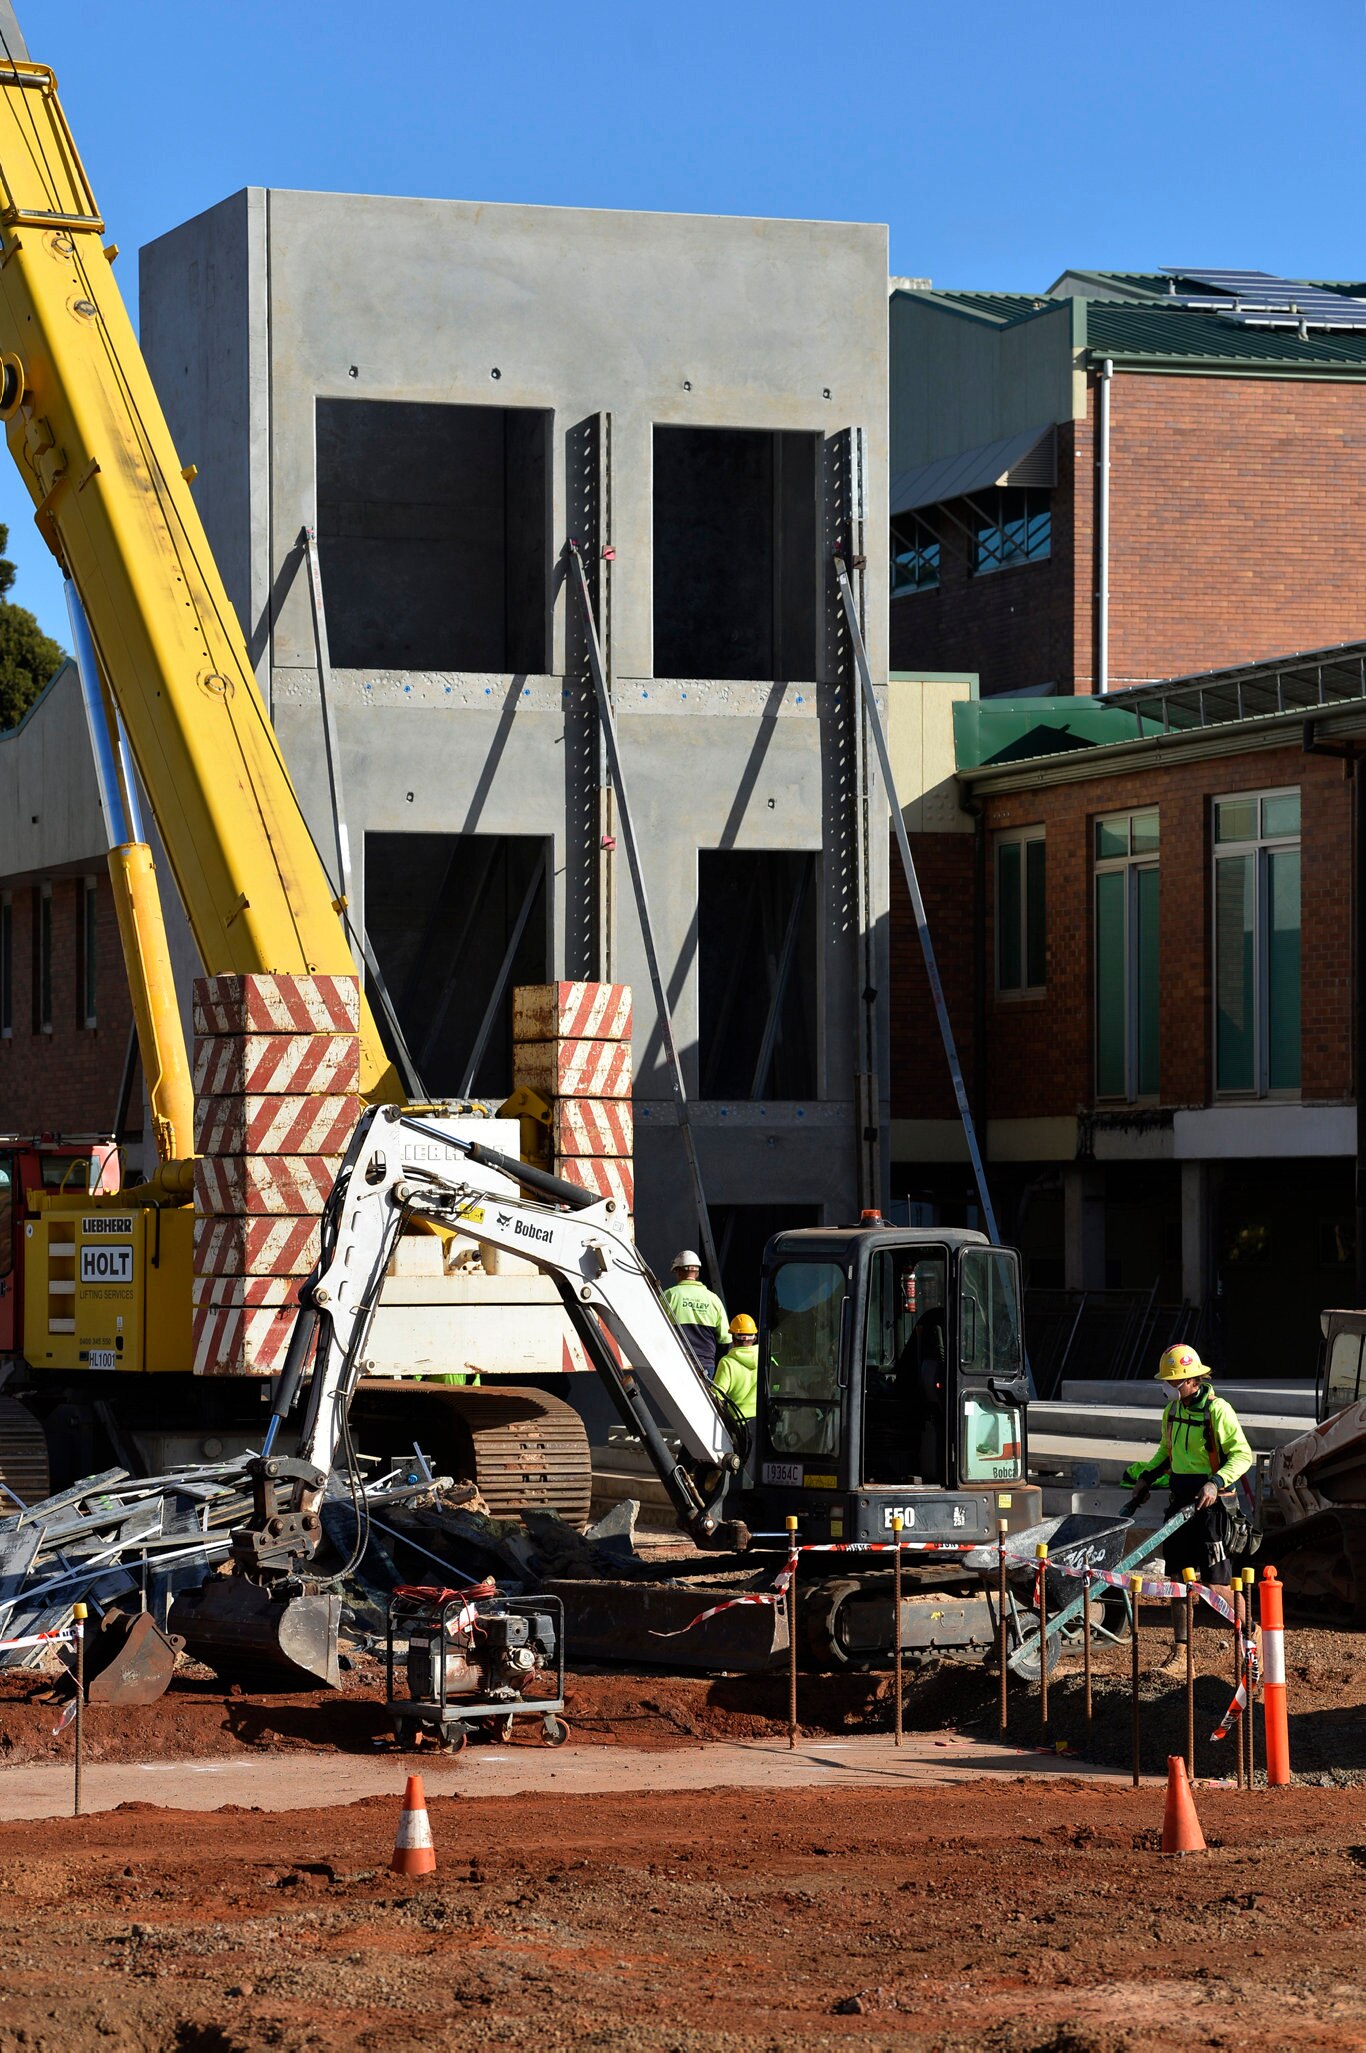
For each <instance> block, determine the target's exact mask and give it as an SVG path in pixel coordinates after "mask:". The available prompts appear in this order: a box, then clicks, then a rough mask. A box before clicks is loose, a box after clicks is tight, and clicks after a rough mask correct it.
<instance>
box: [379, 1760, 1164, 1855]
mask: <svg viewBox="0 0 1366 2053" xmlns="http://www.w3.org/2000/svg"><path fill="white" fill-rule="evenodd" d="M1202 1843H1203V1842H1202ZM389 1866H390V1867H391V1868H392V1869H393V1872H394V1873H395V1874H396V1875H430V1874H434V1873H435V1871H436V1850H435V1848H434V1847H433V1845H432V1827H431V1820H430V1819H429V1818H428V1816H427V1799H426V1797H425V1796H424V1794H423V1791H422V1777H421V1776H420V1775H410V1776H409V1777H408V1787H407V1788H406V1789H405V1790H404V1792H403V1809H402V1810H401V1811H400V1812H399V1814H398V1831H397V1832H396V1833H395V1834H394V1857H393V1859H392V1860H391V1861H390V1863H389Z"/></svg>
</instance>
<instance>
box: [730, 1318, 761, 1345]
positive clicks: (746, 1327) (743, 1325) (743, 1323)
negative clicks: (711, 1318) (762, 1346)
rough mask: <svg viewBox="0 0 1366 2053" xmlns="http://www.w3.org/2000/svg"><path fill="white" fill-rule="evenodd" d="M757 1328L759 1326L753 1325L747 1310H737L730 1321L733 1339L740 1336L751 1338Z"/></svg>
mask: <svg viewBox="0 0 1366 2053" xmlns="http://www.w3.org/2000/svg"><path fill="white" fill-rule="evenodd" d="M758 1330H759V1328H758V1327H757V1326H756V1325H755V1323H754V1321H753V1319H751V1317H750V1315H749V1313H748V1312H737V1313H736V1314H735V1317H734V1318H733V1319H732V1320H731V1322H730V1331H731V1338H732V1339H733V1340H734V1339H739V1338H741V1337H743V1338H744V1339H746V1340H752V1339H753V1338H754V1336H755V1334H756V1333H757V1332H758Z"/></svg>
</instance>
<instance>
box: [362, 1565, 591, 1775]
mask: <svg viewBox="0 0 1366 2053" xmlns="http://www.w3.org/2000/svg"><path fill="white" fill-rule="evenodd" d="M400 1641H401V1642H403V1643H405V1657H404V1680H405V1682H406V1684H407V1690H408V1694H407V1695H406V1696H399V1695H397V1694H396V1692H395V1669H396V1666H397V1654H396V1649H397V1645H398V1643H399V1642H400ZM552 1676H553V1678H554V1681H553V1688H552V1690H551V1693H550V1694H549V1695H546V1696H535V1697H528V1696H527V1694H526V1692H527V1690H528V1689H529V1688H531V1687H532V1685H533V1684H537V1683H541V1682H542V1681H543V1679H545V1678H549V1677H552ZM385 1695H386V1700H387V1703H388V1710H389V1717H390V1719H391V1721H392V1723H393V1727H394V1734H395V1737H396V1738H397V1740H398V1743H399V1745H400V1746H404V1747H412V1746H417V1745H420V1744H421V1742H422V1740H423V1739H424V1738H427V1737H430V1738H431V1739H432V1740H433V1741H434V1742H436V1743H437V1744H438V1745H441V1746H444V1747H445V1749H446V1751H447V1752H448V1753H460V1752H461V1751H462V1749H463V1748H464V1746H465V1745H466V1743H467V1741H468V1740H469V1737H470V1728H471V1726H473V1725H478V1724H481V1723H483V1724H489V1725H492V1726H494V1727H496V1728H497V1730H498V1735H499V1737H500V1738H503V1739H508V1738H510V1737H511V1734H512V1724H513V1720H514V1719H516V1718H539V1719H540V1721H541V1739H542V1742H543V1744H544V1745H546V1746H563V1745H564V1742H565V1741H566V1740H567V1739H568V1737H569V1727H568V1725H567V1724H566V1723H565V1720H564V1716H563V1712H564V1606H563V1605H562V1604H561V1602H560V1600H559V1598H558V1597H505V1596H501V1595H500V1594H499V1592H498V1590H497V1588H496V1587H495V1585H494V1584H493V1583H492V1582H487V1583H479V1584H477V1585H476V1586H475V1587H474V1588H473V1589H464V1590H447V1589H436V1588H428V1587H426V1586H423V1585H417V1584H400V1586H399V1587H398V1588H397V1589H396V1590H395V1591H394V1593H393V1595H392V1597H391V1598H390V1599H389V1610H388V1631H387V1636H386V1647H385Z"/></svg>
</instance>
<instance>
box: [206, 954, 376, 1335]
mask: <svg viewBox="0 0 1366 2053" xmlns="http://www.w3.org/2000/svg"><path fill="white" fill-rule="evenodd" d="M359 1025H360V987H359V984H358V982H357V980H356V978H355V977H330V976H314V977H306V976H284V975H275V976H267V975H239V976H223V977H202V978H199V979H198V980H197V981H196V983H195V986H194V1036H195V1042H194V1089H195V1146H196V1148H197V1149H198V1150H199V1154H198V1159H197V1161H196V1163H195V1212H196V1219H195V1233H194V1328H193V1330H194V1367H195V1373H196V1374H197V1375H201V1376H222V1375H237V1376H266V1375H273V1374H275V1373H276V1371H277V1370H278V1369H279V1368H280V1366H281V1364H282V1362H283V1358H284V1351H285V1348H286V1347H287V1345H288V1343H289V1335H290V1331H291V1329H292V1326H293V1322H294V1311H295V1306H296V1305H297V1301H298V1290H299V1284H300V1282H301V1281H302V1280H303V1278H304V1277H305V1276H306V1275H307V1274H308V1272H309V1270H310V1269H311V1268H312V1267H313V1265H314V1263H315V1262H316V1261H317V1259H318V1248H319V1221H320V1218H321V1214H322V1208H323V1206H324V1204H325V1203H326V1201H327V1197H328V1193H329V1192H330V1191H331V1188H332V1184H333V1181H334V1179H335V1177H336V1173H337V1168H338V1165H339V1163H340V1161H341V1158H342V1155H343V1154H344V1153H345V1151H346V1148H347V1146H348V1145H349V1143H350V1140H351V1136H352V1134H353V1133H354V1131H355V1128H356V1123H357V1121H358V1119H359V1117H360V1096H359V1087H360V1039H359Z"/></svg>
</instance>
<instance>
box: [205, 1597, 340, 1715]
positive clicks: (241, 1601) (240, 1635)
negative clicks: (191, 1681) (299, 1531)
mask: <svg viewBox="0 0 1366 2053" xmlns="http://www.w3.org/2000/svg"><path fill="white" fill-rule="evenodd" d="M295 1588H296V1594H294V1595H292V1596H287V1595H284V1594H283V1593H280V1594H277V1593H276V1591H274V1590H272V1589H270V1588H267V1587H263V1586H262V1585H261V1584H260V1583H254V1582H248V1581H247V1579H246V1578H245V1576H240V1575H232V1576H222V1575H215V1576H210V1577H209V1580H208V1581H207V1582H205V1583H201V1584H200V1586H199V1588H198V1589H197V1590H183V1591H182V1592H181V1594H180V1595H179V1596H178V1597H177V1598H176V1600H175V1603H174V1604H173V1605H172V1606H171V1619H170V1623H171V1628H172V1630H173V1631H174V1632H176V1633H179V1634H181V1635H182V1636H183V1638H184V1641H185V1650H186V1652H187V1653H188V1654H189V1655H190V1656H191V1657H192V1658H193V1659H194V1660H196V1661H202V1662H204V1664H205V1666H206V1667H209V1668H212V1669H214V1670H216V1671H217V1672H219V1673H220V1674H223V1675H226V1676H230V1677H231V1678H232V1679H233V1680H234V1681H245V1680H249V1679H250V1680H255V1681H258V1682H259V1683H260V1684H261V1686H263V1687H265V1688H273V1689H277V1690H279V1689H319V1688H323V1689H340V1688H341V1668H340V1666H339V1664H338V1661H337V1633H338V1630H339V1628H340V1626H341V1608H342V1606H341V1598H340V1597H338V1596H335V1595H330V1594H322V1593H318V1592H306V1593H304V1594H302V1595H301V1594H297V1585H296V1586H295Z"/></svg>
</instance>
